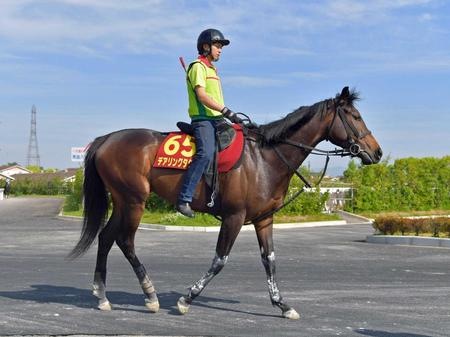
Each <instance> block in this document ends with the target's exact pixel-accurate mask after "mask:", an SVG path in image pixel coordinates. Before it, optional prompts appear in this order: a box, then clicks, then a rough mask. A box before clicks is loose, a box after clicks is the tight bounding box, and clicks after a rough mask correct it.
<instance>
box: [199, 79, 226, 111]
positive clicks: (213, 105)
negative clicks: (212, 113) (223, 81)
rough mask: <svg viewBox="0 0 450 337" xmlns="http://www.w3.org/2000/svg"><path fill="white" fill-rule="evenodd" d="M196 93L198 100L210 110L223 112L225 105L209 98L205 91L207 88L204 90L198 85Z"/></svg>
mask: <svg viewBox="0 0 450 337" xmlns="http://www.w3.org/2000/svg"><path fill="white" fill-rule="evenodd" d="M195 93H196V94H197V97H198V100H199V101H200V102H201V103H202V104H203V105H206V106H207V107H208V108H210V109H213V110H216V111H222V110H223V108H224V107H225V106H224V105H222V104H219V103H217V102H216V101H215V100H213V99H212V98H211V97H209V96H208V94H207V93H206V91H205V88H203V87H202V86H200V85H197V86H196V87H195Z"/></svg>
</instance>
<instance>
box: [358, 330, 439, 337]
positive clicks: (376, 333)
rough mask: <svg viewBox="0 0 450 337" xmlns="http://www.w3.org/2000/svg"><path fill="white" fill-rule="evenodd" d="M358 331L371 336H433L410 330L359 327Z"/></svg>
mask: <svg viewBox="0 0 450 337" xmlns="http://www.w3.org/2000/svg"><path fill="white" fill-rule="evenodd" d="M354 331H355V332H356V333H358V334H361V335H364V336H371V337H432V336H429V335H420V334H415V333H410V332H389V331H383V330H370V329H358V330H354Z"/></svg>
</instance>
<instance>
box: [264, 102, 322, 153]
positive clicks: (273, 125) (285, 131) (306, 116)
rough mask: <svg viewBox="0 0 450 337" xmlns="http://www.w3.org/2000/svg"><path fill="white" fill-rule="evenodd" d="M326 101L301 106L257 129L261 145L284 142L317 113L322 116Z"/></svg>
mask: <svg viewBox="0 0 450 337" xmlns="http://www.w3.org/2000/svg"><path fill="white" fill-rule="evenodd" d="M327 101H328V100H326V101H322V102H319V103H316V104H314V105H312V106H302V107H300V108H298V109H297V110H295V111H294V112H291V113H290V114H288V115H287V116H286V117H284V118H282V119H279V120H276V121H273V122H270V123H268V124H264V125H261V126H260V127H259V131H260V134H261V135H262V137H261V139H260V142H261V145H263V146H264V145H271V144H275V143H278V142H280V141H282V140H285V139H286V138H288V137H289V136H290V135H291V134H292V133H293V132H295V131H296V130H298V129H299V128H300V127H301V126H303V125H305V124H306V123H308V122H309V121H310V120H311V118H313V117H314V115H315V114H316V113H317V112H320V113H321V114H322V115H323V113H324V112H325V111H326V109H327Z"/></svg>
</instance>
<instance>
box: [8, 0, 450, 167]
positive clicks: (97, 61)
mask: <svg viewBox="0 0 450 337" xmlns="http://www.w3.org/2000/svg"><path fill="white" fill-rule="evenodd" d="M212 27H213V28H217V29H220V30H221V31H222V32H223V33H224V35H225V36H226V37H227V38H229V39H230V40H231V44H230V45H229V46H226V47H224V49H223V52H222V57H221V60H220V61H219V62H218V63H217V64H216V65H217V67H218V69H219V75H220V77H221V79H222V85H223V90H224V96H225V102H226V105H227V106H228V107H229V108H231V109H232V110H233V111H241V112H244V113H246V114H248V115H250V116H251V117H252V119H253V120H254V121H255V122H257V123H267V122H270V121H273V120H276V119H279V118H282V117H283V116H285V115H286V114H288V113H290V112H292V111H293V110H295V109H297V108H298V107H300V106H305V105H312V104H314V103H316V102H318V101H321V100H324V99H327V98H330V97H333V96H334V95H335V94H336V93H337V92H340V91H341V90H342V88H343V87H344V86H349V87H351V88H356V89H357V90H358V91H359V92H360V93H361V96H362V100H361V101H359V102H358V105H357V107H358V109H359V111H360V112H361V114H362V116H363V118H364V120H365V122H366V124H367V126H368V127H369V129H370V130H371V131H372V133H373V135H374V136H375V137H376V139H377V140H378V142H379V143H380V145H381V147H382V149H383V151H384V153H385V156H386V157H389V158H391V160H394V159H397V158H403V157H411V156H414V157H427V156H435V157H441V156H444V155H450V149H449V143H450V142H449V141H450V131H449V125H450V117H449V116H450V102H449V98H450V2H449V1H443V0H372V1H354V0H341V1H337V0H318V1H296V0H292V1H288V0H286V1H283V0H278V1H270V0H249V1H243V0H240V1H231V0H222V1H216V2H213V1H187V0H186V1H182V0H180V1H175V0H174V1H171V0H167V1H162V0H161V1H159V0H139V1H138V0H135V1H134V0H129V1H122V0H0V165H1V164H5V163H7V162H13V161H17V162H19V163H21V164H26V156H27V149H28V141H29V137H30V120H31V107H32V105H33V104H34V105H35V106H36V109H37V138H38V146H39V154H40V158H41V166H44V167H46V168H49V167H56V168H60V169H63V168H67V167H76V166H77V165H78V163H73V162H71V157H70V149H71V147H78V146H85V145H87V144H88V143H89V142H91V141H92V140H93V139H94V138H95V137H97V136H100V135H103V134H105V133H109V132H111V131H115V130H119V129H124V128H149V129H154V130H159V131H168V130H175V129H176V126H175V124H176V122H177V121H179V120H184V121H189V118H188V114H187V92H186V83H185V79H184V73H183V70H182V68H181V66H180V64H179V61H178V57H179V56H183V57H184V59H185V60H186V61H190V60H193V59H195V58H196V57H197V51H196V41H197V37H198V34H199V33H200V32H201V31H202V30H204V29H206V28H212ZM320 146H321V147H322V148H325V149H328V148H333V147H332V146H330V145H328V144H326V143H323V144H320ZM306 163H309V164H310V165H311V167H312V168H320V167H321V166H322V164H323V159H322V158H313V157H309V158H308V159H307V160H306ZM330 166H332V167H333V166H334V167H346V166H347V161H346V159H334V160H333V161H332V163H331V164H330Z"/></svg>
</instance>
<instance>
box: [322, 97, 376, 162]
mask: <svg viewBox="0 0 450 337" xmlns="http://www.w3.org/2000/svg"><path fill="white" fill-rule="evenodd" d="M332 101H333V104H334V115H333V120H332V121H331V124H330V125H329V127H328V130H327V135H326V136H325V140H327V141H329V140H330V133H331V129H332V128H333V126H334V122H335V121H336V116H339V118H340V119H341V122H342V125H343V126H344V129H345V132H346V133H347V142H348V144H349V146H348V148H346V149H345V148H344V150H347V151H348V153H349V155H350V156H353V157H355V156H357V155H359V154H360V153H361V152H362V151H363V150H361V146H360V145H359V144H356V142H355V139H356V140H361V139H363V138H364V137H367V136H368V135H371V134H372V132H371V131H370V130H367V131H365V132H362V133H360V132H359V130H358V129H357V128H356V127H355V125H354V124H353V123H352V122H351V121H349V120H348V119H347V118H346V116H345V109H344V108H343V107H342V106H341V105H336V99H333V100H332Z"/></svg>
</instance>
